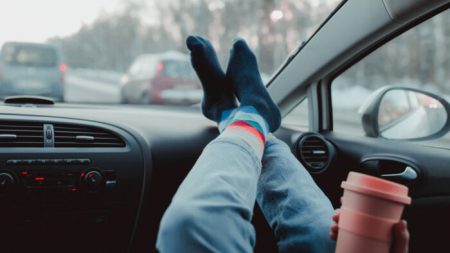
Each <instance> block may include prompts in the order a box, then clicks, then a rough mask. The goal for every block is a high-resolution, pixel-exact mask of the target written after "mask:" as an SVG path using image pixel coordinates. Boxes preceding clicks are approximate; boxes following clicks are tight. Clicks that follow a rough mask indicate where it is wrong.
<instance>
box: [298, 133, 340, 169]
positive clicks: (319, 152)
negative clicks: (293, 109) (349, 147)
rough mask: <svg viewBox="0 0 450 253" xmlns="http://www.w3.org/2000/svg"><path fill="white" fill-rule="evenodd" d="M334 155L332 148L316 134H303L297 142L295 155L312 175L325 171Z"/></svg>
mask: <svg viewBox="0 0 450 253" xmlns="http://www.w3.org/2000/svg"><path fill="white" fill-rule="evenodd" d="M334 153H335V151H334V148H333V146H332V145H331V144H330V143H328V142H327V141H326V140H325V139H324V138H322V137H321V136H319V135H318V134H314V133H310V134H305V135H303V136H301V137H300V138H299V140H298V142H297V154H298V155H299V158H300V161H301V162H302V164H303V165H304V166H305V167H306V169H307V170H309V171H310V172H312V173H318V172H322V171H323V170H325V169H326V168H327V167H328V165H329V164H330V162H331V160H332V158H333V155H334Z"/></svg>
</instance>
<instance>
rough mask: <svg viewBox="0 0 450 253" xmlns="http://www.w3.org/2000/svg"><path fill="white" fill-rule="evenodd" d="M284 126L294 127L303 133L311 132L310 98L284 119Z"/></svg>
mask: <svg viewBox="0 0 450 253" xmlns="http://www.w3.org/2000/svg"><path fill="white" fill-rule="evenodd" d="M283 126H287V127H293V128H296V129H299V130H301V131H308V130H309V105H308V98H305V99H304V100H303V101H302V102H301V103H300V104H299V105H298V106H297V107H295V109H294V110H292V111H291V112H290V113H289V114H288V115H287V116H286V117H284V118H283Z"/></svg>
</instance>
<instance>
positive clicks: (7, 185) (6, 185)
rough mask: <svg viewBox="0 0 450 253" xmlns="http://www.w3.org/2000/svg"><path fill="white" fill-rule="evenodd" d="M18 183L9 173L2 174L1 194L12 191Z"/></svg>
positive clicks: (0, 176)
mask: <svg viewBox="0 0 450 253" xmlns="http://www.w3.org/2000/svg"><path fill="white" fill-rule="evenodd" d="M15 184H16V181H15V180H14V176H13V175H12V174H11V173H9V172H0V193H6V192H8V191H9V190H11V189H12V188H13V187H14V185H15Z"/></svg>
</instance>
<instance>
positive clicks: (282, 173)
mask: <svg viewBox="0 0 450 253" xmlns="http://www.w3.org/2000/svg"><path fill="white" fill-rule="evenodd" d="M255 200H256V201H257V203H258V204H259V205H260V207H261V209H262V211H263V213H264V216H265V218H266V220H267V221H268V223H269V224H270V226H271V228H272V229H273V231H274V234H275V236H276V238H277V241H278V248H279V250H280V252H281V253H285V252H320V253H323V252H333V251H334V247H335V245H334V242H332V241H331V240H330V239H329V231H330V226H331V224H332V220H331V216H332V214H333V208H332V206H331V203H330V201H329V200H328V198H327V197H326V196H325V195H324V194H323V192H322V191H321V190H320V189H319V188H318V186H317V185H316V184H315V183H314V181H313V179H312V178H311V176H310V175H309V173H308V172H307V171H306V170H305V168H304V167H303V166H302V165H301V164H300V163H299V162H298V160H297V159H296V158H295V157H294V156H293V155H292V153H291V151H290V149H289V147H288V146H287V145H286V144H285V143H284V142H282V141H280V140H278V139H276V138H275V137H274V136H268V139H267V143H266V149H265V153H264V157H263V160H262V162H261V161H259V160H258V159H257V156H256V155H255V154H254V153H253V151H252V149H251V148H250V147H249V146H248V144H247V143H246V142H245V141H243V140H241V139H237V138H225V137H223V136H219V137H218V138H217V139H215V140H214V141H212V142H211V143H210V144H208V145H207V147H206V148H205V149H204V151H203V153H202V154H201V156H200V158H199V159H198V161H197V162H196V164H195V166H194V167H193V169H192V170H191V171H190V172H189V174H188V175H187V177H186V178H185V179H184V181H183V183H182V184H181V185H180V187H179V188H178V191H177V193H176V194H175V196H174V197H173V199H172V202H171V204H170V206H169V207H168V209H167V210H166V212H165V214H164V216H163V218H162V220H161V224H160V229H159V233H158V240H157V248H158V250H159V251H160V252H161V253H166V252H224V253H228V252H252V251H253V247H254V245H255V230H254V228H253V226H252V224H251V218H252V212H253V208H254V205H255Z"/></svg>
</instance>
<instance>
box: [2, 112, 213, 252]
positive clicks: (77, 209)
mask: <svg viewBox="0 0 450 253" xmlns="http://www.w3.org/2000/svg"><path fill="white" fill-rule="evenodd" d="M216 135H217V130H216V128H215V127H214V124H213V123H212V122H209V121H208V120H206V119H204V118H203V117H202V116H201V114H200V113H199V109H198V108H187V109H182V108H172V109H171V108H166V107H155V108H153V107H147V108H137V107H136V108H133V107H125V106H85V105H69V104H56V105H50V106H48V105H45V106H44V105H40V106H34V105H22V106H17V105H6V104H5V105H4V106H2V107H1V108H0V164H1V167H0V203H1V207H2V208H0V215H1V216H0V217H2V219H3V222H2V232H1V236H0V241H1V244H2V248H3V250H2V252H30V253H33V252H36V253H40V252H149V251H155V248H154V247H155V246H154V245H155V242H156V235H157V230H158V226H159V221H160V219H161V216H162V214H163V213H164V210H165V208H166V207H167V206H168V205H169V203H170V200H171V197H172V196H173V194H174V193H175V191H176V189H177V187H178V185H179V184H180V183H181V181H182V180H183V178H184V177H185V176H186V174H187V173H188V172H189V170H190V168H192V166H193V164H194V163H195V161H196V159H197V157H198V156H199V155H200V153H201V151H202V149H203V148H204V147H205V145H206V144H207V143H208V142H209V141H210V140H211V139H213V138H214V137H215V136H216Z"/></svg>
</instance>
